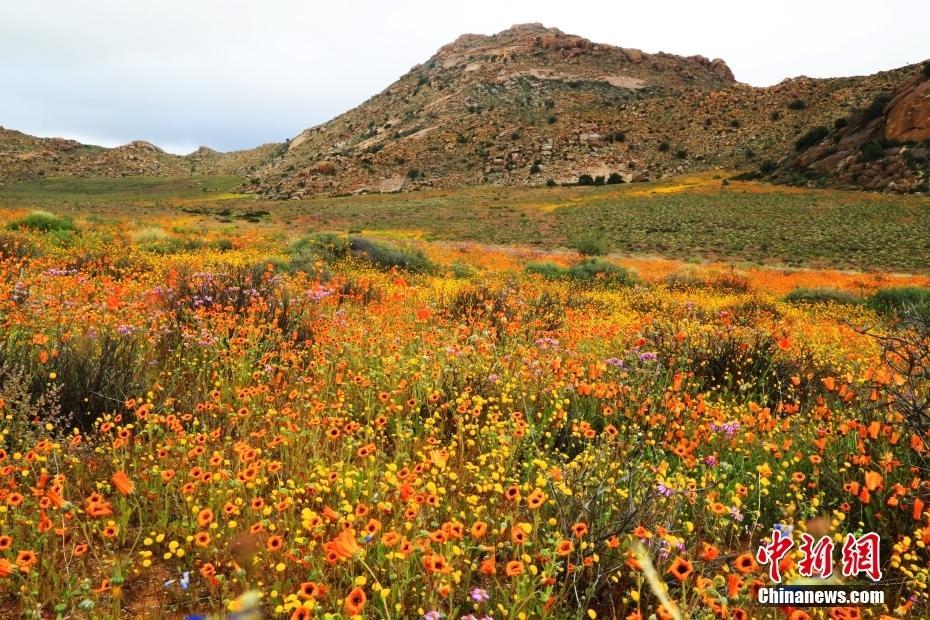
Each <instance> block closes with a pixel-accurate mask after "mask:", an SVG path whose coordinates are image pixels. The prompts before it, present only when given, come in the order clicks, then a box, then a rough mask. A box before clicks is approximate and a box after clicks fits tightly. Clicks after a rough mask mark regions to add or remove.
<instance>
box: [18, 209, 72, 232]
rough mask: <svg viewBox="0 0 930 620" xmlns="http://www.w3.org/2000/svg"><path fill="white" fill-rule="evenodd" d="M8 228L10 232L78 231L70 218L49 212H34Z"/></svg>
mask: <svg viewBox="0 0 930 620" xmlns="http://www.w3.org/2000/svg"><path fill="white" fill-rule="evenodd" d="M6 227H7V228H8V229H9V230H23V229H30V230H37V231H40V232H54V231H74V230H77V227H76V226H75V225H74V222H73V221H72V220H71V218H70V217H65V216H61V215H55V214H54V213H49V212H48V211H33V212H32V213H30V214H29V215H27V216H25V217H21V218H19V219H17V220H13V221H12V222H10V223H9V224H7V226H6Z"/></svg>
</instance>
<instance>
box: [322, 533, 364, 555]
mask: <svg viewBox="0 0 930 620" xmlns="http://www.w3.org/2000/svg"><path fill="white" fill-rule="evenodd" d="M323 550H324V551H326V552H327V553H333V554H334V555H335V556H336V558H337V559H340V560H348V559H349V558H352V557H354V556H355V554H356V553H358V541H357V540H356V539H355V530H353V529H347V530H342V531H341V532H339V535H338V536H336V538H334V539H333V540H331V541H330V542H328V543H326V544H325V545H323Z"/></svg>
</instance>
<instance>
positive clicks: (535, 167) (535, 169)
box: [530, 161, 540, 174]
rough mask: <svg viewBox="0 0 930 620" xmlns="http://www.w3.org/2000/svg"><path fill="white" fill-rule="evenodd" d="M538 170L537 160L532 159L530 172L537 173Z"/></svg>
mask: <svg viewBox="0 0 930 620" xmlns="http://www.w3.org/2000/svg"><path fill="white" fill-rule="evenodd" d="M539 171H540V168H539V162H538V161H534V162H533V165H532V166H530V174H539Z"/></svg>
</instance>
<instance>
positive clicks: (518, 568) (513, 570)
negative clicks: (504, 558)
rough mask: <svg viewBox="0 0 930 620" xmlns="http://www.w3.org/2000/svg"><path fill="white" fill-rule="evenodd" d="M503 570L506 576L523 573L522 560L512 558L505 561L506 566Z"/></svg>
mask: <svg viewBox="0 0 930 620" xmlns="http://www.w3.org/2000/svg"><path fill="white" fill-rule="evenodd" d="M504 572H505V573H506V574H507V576H508V577H516V576H517V575H522V574H523V562H520V561H518V560H512V561H510V562H507V566H506V567H505V568H504Z"/></svg>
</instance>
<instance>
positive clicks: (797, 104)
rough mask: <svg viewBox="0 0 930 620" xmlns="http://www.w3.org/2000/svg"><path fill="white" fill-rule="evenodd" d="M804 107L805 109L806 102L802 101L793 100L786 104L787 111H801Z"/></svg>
mask: <svg viewBox="0 0 930 620" xmlns="http://www.w3.org/2000/svg"><path fill="white" fill-rule="evenodd" d="M806 107H807V102H805V101H804V100H803V99H795V100H794V101H792V102H791V103H789V104H788V109H789V110H803V109H804V108H806Z"/></svg>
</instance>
